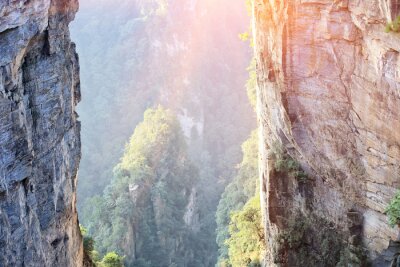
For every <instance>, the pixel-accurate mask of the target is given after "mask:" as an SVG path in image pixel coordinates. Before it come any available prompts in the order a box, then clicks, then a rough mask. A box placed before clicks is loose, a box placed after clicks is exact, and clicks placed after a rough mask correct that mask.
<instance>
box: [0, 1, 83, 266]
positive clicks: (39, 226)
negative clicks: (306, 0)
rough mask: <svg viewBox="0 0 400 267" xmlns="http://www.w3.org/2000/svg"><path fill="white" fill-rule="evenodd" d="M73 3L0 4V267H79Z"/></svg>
mask: <svg viewBox="0 0 400 267" xmlns="http://www.w3.org/2000/svg"><path fill="white" fill-rule="evenodd" d="M77 9H78V2H77V0H14V1H1V2H0V266H82V265H83V247H82V242H81V235H80V232H79V226H78V218H77V212H76V209H75V202H76V198H75V192H76V182H77V181H76V174H77V168H78V163H79V160H80V154H81V152H80V138H79V131H80V124H79V122H78V121H77V114H76V113H75V106H76V104H77V103H78V101H79V100H80V91H79V90H80V89H79V65H78V57H77V54H76V53H75V46H74V44H73V43H71V41H70V38H69V30H68V24H69V22H70V21H71V20H72V19H73V18H74V15H75V12H76V11H77Z"/></svg>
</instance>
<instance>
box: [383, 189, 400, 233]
mask: <svg viewBox="0 0 400 267" xmlns="http://www.w3.org/2000/svg"><path fill="white" fill-rule="evenodd" d="M385 213H386V214H387V216H388V217H389V224H390V226H392V227H395V226H396V225H399V224H400V191H398V192H397V194H396V195H395V197H394V198H393V199H392V201H391V202H390V204H389V206H388V207H387V208H386V210H385Z"/></svg>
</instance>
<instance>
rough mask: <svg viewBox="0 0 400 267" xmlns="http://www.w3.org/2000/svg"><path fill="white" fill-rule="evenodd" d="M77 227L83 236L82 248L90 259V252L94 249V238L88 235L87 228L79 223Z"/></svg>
mask: <svg viewBox="0 0 400 267" xmlns="http://www.w3.org/2000/svg"><path fill="white" fill-rule="evenodd" d="M79 229H80V231H81V234H82V237H83V249H84V251H85V253H86V255H88V256H89V257H90V258H91V259H92V254H93V251H94V240H93V238H92V237H91V236H89V235H88V232H87V229H86V228H85V227H83V226H82V225H79Z"/></svg>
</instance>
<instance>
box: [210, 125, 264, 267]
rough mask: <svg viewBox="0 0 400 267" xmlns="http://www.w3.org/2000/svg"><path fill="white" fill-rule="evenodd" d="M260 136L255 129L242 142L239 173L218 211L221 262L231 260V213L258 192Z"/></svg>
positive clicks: (230, 185)
mask: <svg viewBox="0 0 400 267" xmlns="http://www.w3.org/2000/svg"><path fill="white" fill-rule="evenodd" d="M257 138H258V136H257V131H256V130H254V131H253V132H252V133H251V135H250V137H249V139H248V140H246V141H245V142H244V143H243V144H242V152H243V159H242V162H241V163H240V164H239V166H238V170H237V175H236V177H235V178H234V179H233V181H232V182H231V183H230V184H229V185H228V186H227V187H226V189H225V191H224V193H223V194H222V197H221V200H220V202H219V205H218V209H217V212H216V222H217V244H218V246H219V264H220V265H222V266H223V265H224V264H223V262H225V264H226V262H229V253H228V245H227V243H226V240H228V239H229V237H230V233H229V224H230V222H231V216H230V215H231V213H232V212H234V211H238V210H241V209H242V208H243V206H244V205H245V204H246V202H247V201H248V200H249V199H251V198H252V197H253V196H255V195H257V194H258V183H257V181H258V139H257Z"/></svg>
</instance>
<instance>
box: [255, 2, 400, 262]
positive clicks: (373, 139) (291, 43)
mask: <svg viewBox="0 0 400 267" xmlns="http://www.w3.org/2000/svg"><path fill="white" fill-rule="evenodd" d="M253 12H254V14H253V15H254V24H253V27H254V35H255V53H256V58H257V71H258V85H259V91H258V95H259V103H258V115H259V120H260V124H261V126H262V127H261V136H262V137H261V138H262V141H263V143H262V145H261V151H262V160H261V161H262V164H263V166H262V169H263V170H262V177H261V179H262V184H263V190H262V191H263V192H262V194H263V196H264V199H265V201H264V212H265V225H266V232H267V234H268V236H269V238H268V242H269V251H268V253H267V254H268V255H267V256H268V257H267V265H268V266H273V265H274V264H278V265H279V264H281V265H285V264H286V265H290V264H292V265H290V266H296V264H293V262H292V263H291V256H290V255H291V252H288V251H286V252H288V253H286V254H285V255H283V257H277V254H278V251H279V248H277V245H276V242H275V239H276V237H277V236H279V234H280V233H282V232H283V231H284V230H285V229H286V228H287V225H288V224H287V220H290V219H291V218H293V216H294V215H293V214H294V213H295V212H297V211H300V212H301V213H302V214H303V215H305V216H308V217H312V216H316V217H318V218H326V219H327V220H329V221H330V222H332V223H333V224H332V225H333V226H334V227H336V228H337V229H338V230H339V231H341V232H342V233H343V236H344V237H351V236H352V235H353V239H351V238H350V239H349V240H346V238H345V240H344V241H345V243H346V244H348V245H354V244H353V243H352V242H353V241H354V236H359V237H361V238H362V243H361V244H362V246H364V247H365V248H366V250H367V251H366V252H367V254H368V256H369V259H370V260H371V261H373V264H374V265H377V266H387V265H385V264H389V263H390V261H391V260H392V259H393V257H391V256H392V255H393V254H390V253H389V254H388V255H386V258H385V259H384V258H383V257H382V256H381V255H382V253H384V252H385V251H386V249H387V248H388V246H389V241H390V240H396V237H397V234H398V229H392V228H390V226H389V225H388V224H387V218H386V216H385V215H384V209H385V207H386V206H387V204H388V203H389V201H390V199H391V198H392V197H393V196H394V194H395V192H396V190H397V189H398V188H399V187H400V56H399V51H400V35H399V34H396V33H385V32H384V28H385V24H386V22H387V21H390V20H393V19H394V18H395V17H396V16H397V15H400V1H397V0H391V1H389V0H387V1H386V0H368V1H367V0H359V1H355V0H354V1H352V0H348V1H346V0H338V1H331V0H301V1H300V0H294V1H287V0H285V1H278V0H267V1H261V0H255V1H254V6H253ZM277 142H278V143H279V144H282V145H283V147H285V148H286V150H287V151H288V153H289V154H290V155H292V156H293V157H294V158H295V159H297V160H298V161H299V162H301V164H302V166H303V168H304V169H305V170H306V172H307V173H308V174H309V176H310V177H312V179H311V181H309V182H307V183H306V185H304V184H301V183H299V182H298V181H296V179H294V178H291V177H280V176H279V175H278V174H277V173H276V172H275V171H274V170H273V164H274V159H273V157H271V153H269V152H272V151H271V148H272V146H273V144H274V143H277ZM354 214H355V216H356V217H357V216H360V218H359V220H358V223H359V229H358V230H357V231H354V227H353V225H354V220H352V219H351V217H354ZM360 221H361V222H360ZM312 243H313V242H312ZM386 252H387V251H386ZM292 254H293V253H292ZM292 259H293V258H292Z"/></svg>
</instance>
